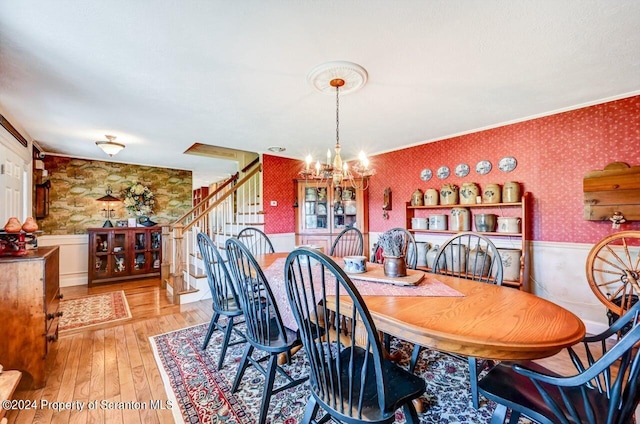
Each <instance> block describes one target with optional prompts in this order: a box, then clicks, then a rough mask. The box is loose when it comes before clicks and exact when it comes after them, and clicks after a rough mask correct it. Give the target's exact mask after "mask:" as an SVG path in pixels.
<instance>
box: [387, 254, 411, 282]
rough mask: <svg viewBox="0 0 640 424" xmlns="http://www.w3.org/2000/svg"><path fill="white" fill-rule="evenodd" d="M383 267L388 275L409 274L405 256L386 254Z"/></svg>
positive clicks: (402, 275)
mask: <svg viewBox="0 0 640 424" xmlns="http://www.w3.org/2000/svg"><path fill="white" fill-rule="evenodd" d="M382 267H383V269H384V275H386V276H387V277H406V276H407V263H406V262H405V259H404V256H385V257H384V263H383V265H382Z"/></svg>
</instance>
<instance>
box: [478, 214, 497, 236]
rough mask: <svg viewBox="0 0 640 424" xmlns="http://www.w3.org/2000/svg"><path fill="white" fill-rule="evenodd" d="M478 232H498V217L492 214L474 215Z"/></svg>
mask: <svg viewBox="0 0 640 424" xmlns="http://www.w3.org/2000/svg"><path fill="white" fill-rule="evenodd" d="M473 219H474V221H475V224H476V231H480V232H483V233H490V232H493V231H495V230H496V215H495V214H492V213H477V214H475V215H473Z"/></svg>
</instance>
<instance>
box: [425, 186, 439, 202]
mask: <svg viewBox="0 0 640 424" xmlns="http://www.w3.org/2000/svg"><path fill="white" fill-rule="evenodd" d="M439 200H440V193H438V190H436V189H435V188H428V189H427V190H426V191H425V192H424V204H425V206H436V205H437V204H438V201H439Z"/></svg>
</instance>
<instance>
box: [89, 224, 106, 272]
mask: <svg viewBox="0 0 640 424" xmlns="http://www.w3.org/2000/svg"><path fill="white" fill-rule="evenodd" d="M92 248H93V249H92V250H93V272H94V275H96V276H98V278H99V277H100V276H104V275H108V274H109V253H110V249H109V233H97V234H96V235H95V237H94V242H93V246H92Z"/></svg>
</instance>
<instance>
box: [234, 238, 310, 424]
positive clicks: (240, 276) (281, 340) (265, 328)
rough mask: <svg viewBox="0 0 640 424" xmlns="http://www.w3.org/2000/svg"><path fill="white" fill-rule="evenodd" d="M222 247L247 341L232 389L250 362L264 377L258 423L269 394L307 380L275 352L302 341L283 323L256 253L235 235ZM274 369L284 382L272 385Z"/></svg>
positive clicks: (261, 421) (263, 418)
mask: <svg viewBox="0 0 640 424" xmlns="http://www.w3.org/2000/svg"><path fill="white" fill-rule="evenodd" d="M225 247H226V251H227V257H228V260H229V262H228V263H229V269H230V270H231V274H232V275H233V277H234V280H233V281H234V284H235V289H236V292H237V293H238V296H239V298H240V305H241V307H242V310H243V312H244V316H245V324H246V330H245V337H246V338H247V342H248V343H247V347H246V348H245V350H244V353H243V355H242V359H241V361H240V364H239V366H238V371H237V373H236V377H235V380H234V382H233V387H232V389H231V391H232V392H236V391H237V390H238V388H239V386H240V383H241V381H242V377H243V375H244V372H245V370H246V369H247V367H248V366H249V365H253V366H254V367H255V368H256V369H257V370H258V371H259V372H260V373H261V374H262V375H263V376H264V379H265V381H264V388H263V391H262V403H261V406H260V417H259V420H258V423H259V424H264V423H265V422H266V419H267V411H268V409H269V400H270V399H271V396H272V395H274V394H276V393H279V392H281V391H283V390H287V389H290V388H291V387H294V386H297V385H298V384H301V383H303V382H305V381H306V380H308V378H309V377H303V378H299V379H293V378H292V377H291V376H289V375H288V374H287V373H286V372H285V371H284V369H283V368H282V367H280V366H279V365H278V355H280V354H288V353H289V352H290V351H291V349H292V348H293V347H295V346H299V345H300V343H301V342H300V338H299V337H298V335H297V334H296V332H295V331H293V330H291V329H289V328H287V327H285V326H284V324H283V323H282V318H281V316H280V311H279V309H278V305H277V303H276V302H275V300H274V297H273V293H272V291H271V288H270V287H269V283H268V282H267V279H266V278H265V276H264V273H263V272H262V269H261V268H260V265H259V264H258V262H257V261H256V259H255V257H254V256H253V255H252V254H251V252H250V251H249V248H248V247H247V246H245V245H244V244H243V243H242V242H240V241H239V240H238V239H235V238H230V239H228V240H227V242H226V243H225ZM256 349H257V350H259V351H261V352H263V353H264V355H263V356H262V357H261V358H259V359H254V358H253V357H252V354H253V352H254V350H256ZM264 361H267V364H266V367H263V366H262V364H261V362H264ZM276 372H278V373H279V374H281V375H282V376H283V377H284V378H286V380H287V383H286V384H283V385H282V386H280V387H278V388H277V389H274V388H273V383H274V380H275V376H276Z"/></svg>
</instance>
